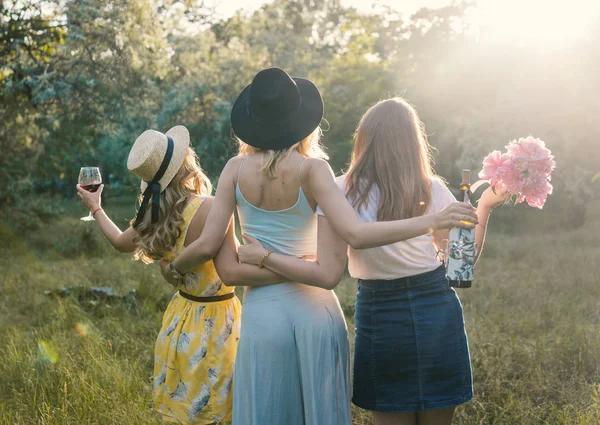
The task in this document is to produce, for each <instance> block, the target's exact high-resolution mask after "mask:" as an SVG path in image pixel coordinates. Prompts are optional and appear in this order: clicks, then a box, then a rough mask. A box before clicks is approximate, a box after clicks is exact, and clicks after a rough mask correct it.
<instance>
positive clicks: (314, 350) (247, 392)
mask: <svg viewBox="0 0 600 425" xmlns="http://www.w3.org/2000/svg"><path fill="white" fill-rule="evenodd" d="M322 117H323V102H322V99H321V96H320V93H319V91H318V89H317V87H316V86H315V85H314V84H313V83H312V82H310V81H308V80H306V79H302V78H291V77H290V76H289V75H288V74H287V73H285V71H283V70H281V69H279V68H270V69H266V70H263V71H261V72H259V73H258V74H257V75H256V76H255V77H254V80H253V81H252V84H250V85H249V86H248V87H246V88H245V89H244V90H243V91H242V93H241V94H240V96H239V97H238V99H237V100H236V102H235V104H234V106H233V109H232V113H231V123H232V127H233V130H234V132H235V134H236V136H237V137H238V139H239V143H240V155H239V156H238V157H236V158H233V159H231V160H230V161H229V162H228V164H227V165H226V167H225V169H224V170H223V172H222V174H221V177H220V179H219V187H218V190H217V194H216V197H215V201H214V204H213V206H212V208H211V211H210V213H209V215H208V218H207V222H206V226H205V230H204V231H203V233H202V235H201V236H200V238H199V239H198V240H197V241H196V242H194V243H192V244H190V245H189V246H188V247H187V248H186V249H185V250H184V252H183V253H181V254H180V255H179V256H178V257H177V258H176V259H174V260H173V262H172V263H170V264H163V274H164V275H165V277H166V278H167V280H169V279H173V278H174V277H177V278H178V277H180V275H182V274H185V273H186V272H188V271H189V270H191V269H192V268H193V267H195V266H197V265H198V264H201V263H203V262H204V261H207V260H210V259H211V258H212V257H213V256H214V255H215V253H216V252H217V251H218V249H219V247H220V246H221V243H222V241H223V237H224V235H225V232H226V230H227V228H228V224H229V221H230V217H231V215H232V214H233V211H234V209H235V207H236V205H237V207H238V212H239V216H240V220H241V227H242V229H243V231H244V233H245V234H247V235H250V236H252V237H255V238H257V239H258V240H260V241H261V242H262V243H263V245H264V246H265V248H266V249H267V251H266V252H265V254H264V256H263V258H262V259H261V261H259V264H258V266H259V267H262V266H263V263H264V261H265V260H267V258H268V257H269V256H270V255H271V254H272V253H273V252H277V253H281V254H287V255H293V256H297V257H303V256H312V255H315V254H316V253H317V246H318V248H319V249H318V258H317V261H320V260H321V259H323V258H327V260H328V264H330V265H331V271H330V273H328V275H327V277H326V278H325V279H319V280H316V281H315V282H314V286H308V285H304V284H300V283H295V282H286V283H280V284H277V285H267V283H266V282H265V284H264V285H256V284H253V283H252V282H248V283H246V286H248V287H249V288H247V290H246V293H245V297H244V310H243V319H242V330H241V337H240V345H239V348H238V356H237V361H236V371H235V385H234V414H233V423H234V424H235V425H238V424H240V425H241V424H244V425H259V424H260V425H263V424H266V423H268V424H274V425H276V424H277V425H278V424H281V425H283V424H285V425H305V424H311V425H312V424H328V425H329V424H332V425H333V424H340V425H346V424H350V422H351V418H350V382H349V378H350V374H349V360H350V356H349V343H348V337H347V330H346V325H345V321H344V317H343V313H342V311H341V308H340V305H339V302H338V300H337V297H336V296H335V294H334V293H333V292H332V291H329V290H327V289H330V288H332V287H334V286H335V285H336V284H337V282H339V280H340V278H341V276H342V274H343V271H344V267H345V263H346V252H345V249H344V246H343V245H344V243H339V242H335V241H336V239H337V238H334V237H332V233H333V232H334V231H335V232H337V233H339V234H340V235H341V236H342V238H343V239H344V242H347V243H349V244H350V245H351V246H353V247H355V248H361V247H362V248H367V247H372V246H379V245H386V244H390V243H394V242H397V241H400V240H404V239H408V238H412V237H415V236H418V235H422V234H425V233H428V232H430V231H431V230H432V229H438V228H449V227H454V226H461V227H468V226H469V225H465V224H462V223H461V222H460V220H461V219H465V218H468V219H470V220H472V221H473V222H476V221H477V218H476V216H475V214H474V212H473V210H472V208H470V207H467V206H466V205H465V204H462V203H456V204H453V205H451V206H450V207H448V208H447V209H446V210H444V211H442V212H439V213H437V214H432V215H429V216H423V217H417V218H413V219H408V220H401V221H390V222H380V223H361V222H360V221H359V219H358V217H357V215H356V213H355V212H354V210H353V209H352V207H351V205H350V204H349V203H348V201H347V200H346V198H345V197H344V195H343V194H342V193H341V192H340V191H339V190H338V188H337V185H336V184H335V181H334V178H333V173H332V171H331V168H330V167H329V165H328V164H327V162H326V161H324V158H325V154H324V153H323V151H322V150H321V148H320V146H319V136H320V131H319V124H320V121H321V119H322ZM317 204H318V205H319V207H320V208H321V209H322V210H323V211H324V212H325V214H326V217H327V218H325V217H319V218H318V230H317V216H316V215H315V214H314V211H315V209H316V207H317ZM173 275H174V276H173ZM221 278H222V279H223V281H224V283H225V284H227V283H229V282H228V279H229V276H228V273H227V271H226V270H223V271H222V273H221ZM236 283H237V284H238V285H244V283H243V282H241V283H240V282H239V281H238V282H236Z"/></svg>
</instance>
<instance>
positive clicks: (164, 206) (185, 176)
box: [77, 126, 281, 425]
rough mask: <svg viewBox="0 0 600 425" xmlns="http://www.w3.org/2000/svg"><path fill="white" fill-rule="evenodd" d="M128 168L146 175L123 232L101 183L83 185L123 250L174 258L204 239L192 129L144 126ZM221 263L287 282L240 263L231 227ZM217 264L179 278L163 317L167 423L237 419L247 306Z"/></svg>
mask: <svg viewBox="0 0 600 425" xmlns="http://www.w3.org/2000/svg"><path fill="white" fill-rule="evenodd" d="M127 168H128V169H129V170H130V171H131V172H133V173H134V174H135V175H137V176H138V177H140V178H141V179H142V185H141V192H142V193H141V195H140V200H141V205H140V208H139V210H138V214H137V217H136V218H135V219H134V220H132V221H131V226H130V227H129V228H128V229H127V230H125V231H124V232H121V231H120V230H119V228H118V227H117V226H116V225H115V224H114V223H113V222H112V221H111V220H110V218H109V217H108V216H107V215H106V213H105V212H104V210H103V209H102V208H101V207H100V195H101V193H102V186H101V187H100V189H99V190H98V191H97V192H95V193H90V192H87V191H85V190H84V189H83V188H81V187H80V186H78V187H77V190H78V192H79V196H80V197H81V198H82V200H83V203H84V204H85V206H86V207H87V208H88V209H89V210H90V212H92V214H93V215H94V218H95V219H96V223H97V224H98V226H99V227H100V229H101V230H102V232H103V233H104V235H105V236H106V238H107V239H108V240H109V241H110V242H111V244H112V245H113V246H114V247H115V248H116V249H117V250H119V251H120V252H133V254H134V258H136V259H140V260H142V261H144V262H145V263H151V262H153V261H154V260H159V259H167V260H171V259H173V258H175V256H176V255H178V254H179V253H180V252H182V251H183V249H184V247H185V246H186V245H188V244H190V243H191V242H193V241H194V240H196V239H197V238H198V237H199V235H200V233H201V232H202V229H203V227H204V221H205V220H206V216H207V214H208V211H209V209H210V204H211V203H212V198H210V193H211V185H210V181H209V180H208V178H207V177H206V176H205V174H204V173H203V172H202V169H201V168H200V165H199V163H198V158H197V157H196V154H195V152H194V151H193V150H192V149H191V148H190V136H189V133H188V130H187V129H186V128H185V127H183V126H177V127H173V128H172V129H170V130H169V131H167V132H166V133H165V134H163V133H161V132H158V131H155V130H147V131H145V132H144V133H142V134H141V135H140V136H139V137H138V138H137V140H136V141H135V143H134V145H133V147H132V148H131V151H130V153H129V158H128V160H127ZM215 264H216V266H217V269H219V268H224V269H227V270H229V276H231V275H232V274H233V273H237V274H238V275H239V276H241V277H242V278H243V279H244V281H255V282H259V283H264V282H270V283H274V282H277V281H281V278H278V277H277V276H276V275H274V274H273V273H271V272H268V271H267V270H266V269H260V268H259V267H256V266H247V265H243V264H239V263H238V261H237V257H236V241H235V239H234V233H233V227H232V226H231V227H230V229H229V231H228V233H227V237H226V238H225V240H224V243H223V246H222V248H221V250H220V252H219V254H218V255H217V256H216V258H215ZM215 264H213V261H208V262H205V263H203V264H200V265H198V266H196V267H194V268H193V270H191V271H190V273H188V274H186V276H185V280H183V279H182V280H179V281H177V282H175V286H176V288H177V289H178V292H177V293H176V294H175V295H174V297H173V298H172V300H171V302H170V303H169V305H168V307H167V309H166V311H165V314H164V317H163V322H162V328H161V330H160V333H159V335H158V338H157V341H156V345H155V349H154V359H155V364H154V404H155V409H156V410H157V411H158V412H159V414H160V415H161V417H162V420H163V421H165V422H175V423H183V424H198V425H206V424H215V423H218V422H221V421H228V420H231V404H232V383H233V367H234V364H235V355H236V350H237V343H238V338H239V328H240V312H241V306H240V302H239V300H238V299H237V298H236V297H235V294H234V291H233V288H232V287H228V286H225V285H223V283H222V281H221V279H220V278H219V276H218V274H217V271H216V270H215ZM230 280H231V279H230Z"/></svg>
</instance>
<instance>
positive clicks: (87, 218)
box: [80, 215, 96, 221]
mask: <svg viewBox="0 0 600 425" xmlns="http://www.w3.org/2000/svg"><path fill="white" fill-rule="evenodd" d="M80 220H81V221H96V220H95V219H94V217H92V216H89V215H88V216H85V217H81V218H80Z"/></svg>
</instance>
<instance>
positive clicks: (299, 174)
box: [298, 158, 308, 189]
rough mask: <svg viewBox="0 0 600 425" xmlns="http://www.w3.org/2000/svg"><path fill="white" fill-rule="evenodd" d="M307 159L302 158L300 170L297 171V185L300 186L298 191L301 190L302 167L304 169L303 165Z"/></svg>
mask: <svg viewBox="0 0 600 425" xmlns="http://www.w3.org/2000/svg"><path fill="white" fill-rule="evenodd" d="M307 159H308V158H304V159H303V160H302V162H301V163H300V168H299V169H298V184H299V185H300V189H302V167H304V163H305V162H306V160H307Z"/></svg>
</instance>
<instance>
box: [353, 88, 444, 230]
mask: <svg viewBox="0 0 600 425" xmlns="http://www.w3.org/2000/svg"><path fill="white" fill-rule="evenodd" d="M354 140H355V143H354V151H353V153H352V162H351V163H350V168H349V169H348V173H347V175H346V193H347V197H348V199H350V200H351V202H352V203H353V205H354V206H355V207H356V208H357V209H359V210H360V209H361V208H363V207H365V206H366V205H367V203H368V201H369V193H370V191H371V190H372V189H373V186H375V188H377V190H379V193H380V197H379V205H378V207H377V220H378V221H389V220H401V219H405V218H411V217H417V216H420V215H423V214H424V213H425V211H426V210H427V207H428V206H429V204H430V202H431V179H432V177H434V172H433V168H432V165H431V164H432V158H431V152H430V146H429V143H428V142H427V135H426V134H425V129H424V127H423V123H422V122H421V120H420V119H419V116H418V115H417V111H416V110H415V109H414V108H413V107H412V106H411V105H410V104H409V103H408V102H407V101H406V100H404V99H402V98H400V97H394V98H391V99H387V100H382V101H380V102H378V103H377V104H375V105H373V106H372V107H371V108H369V110H368V111H367V112H365V114H364V115H363V116H362V118H361V120H360V123H359V124H358V127H357V128H356V132H355V133H354Z"/></svg>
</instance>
